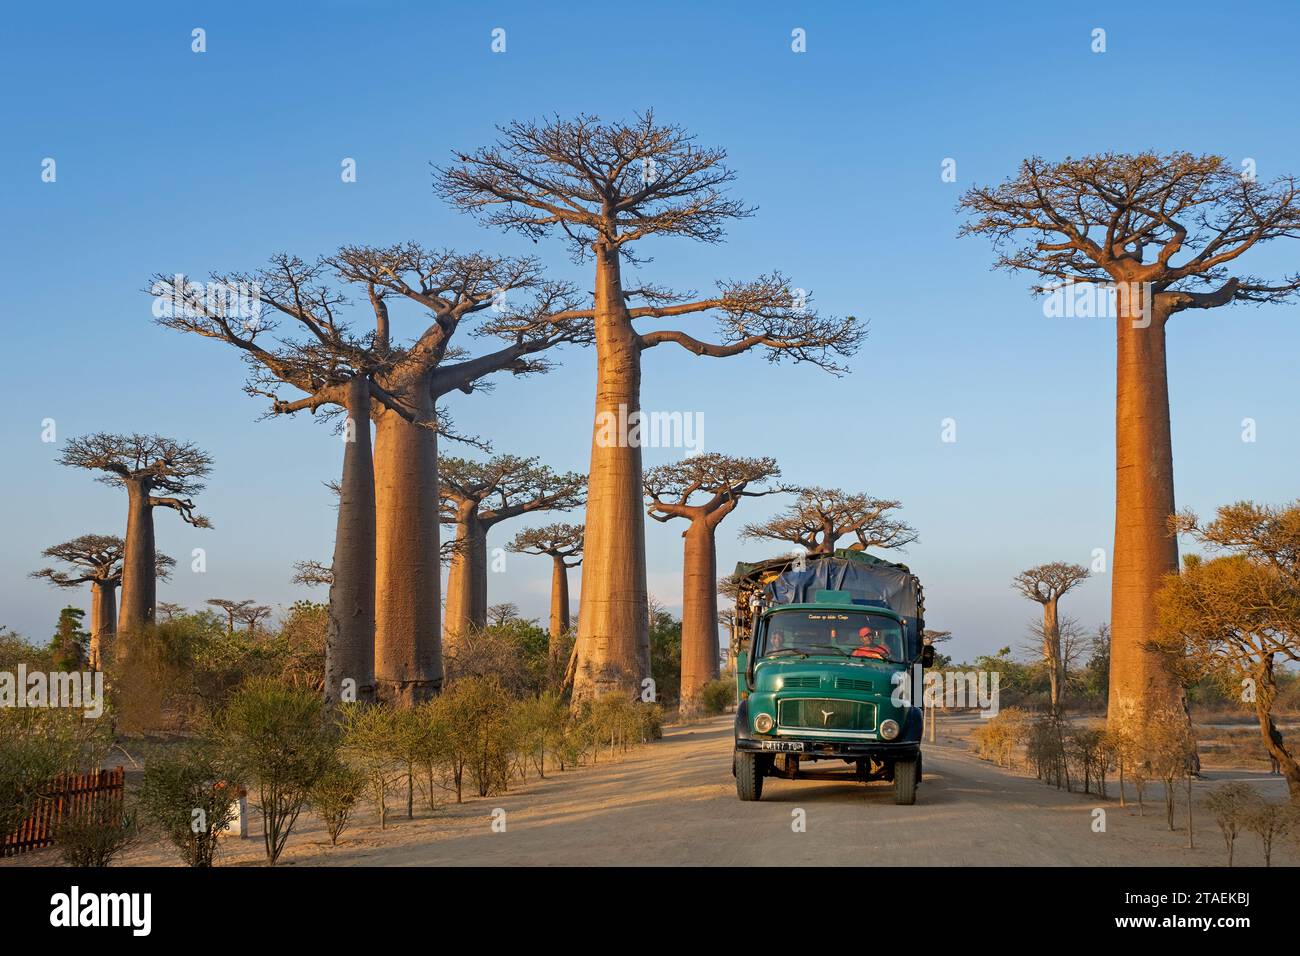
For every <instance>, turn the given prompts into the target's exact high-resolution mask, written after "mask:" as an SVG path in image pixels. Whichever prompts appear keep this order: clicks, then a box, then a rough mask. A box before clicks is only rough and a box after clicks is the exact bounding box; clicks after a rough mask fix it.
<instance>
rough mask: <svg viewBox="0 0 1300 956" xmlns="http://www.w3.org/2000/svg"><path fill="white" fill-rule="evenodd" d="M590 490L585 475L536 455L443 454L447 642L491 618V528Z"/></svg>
mask: <svg viewBox="0 0 1300 956" xmlns="http://www.w3.org/2000/svg"><path fill="white" fill-rule="evenodd" d="M586 492H587V476H586V475H581V474H577V473H575V472H565V473H559V472H555V471H552V470H551V469H550V468H548V467H547V466H545V465H543V464H541V462H540V460H539V459H537V458H521V457H518V456H516V455H497V456H496V457H494V458H492V459H490V460H489V461H474V460H472V459H468V458H454V457H451V456H449V455H444V456H442V457H441V458H440V459H439V461H438V494H439V495H441V496H442V507H443V512H442V514H443V521H444V522H445V523H447V524H451V525H454V526H455V528H456V546H455V549H454V550H453V552H452V557H451V571H450V572H449V573H448V576H447V617H446V628H445V630H446V632H447V638H446V639H447V641H448V643H451V642H454V641H455V640H456V638H457V637H458V636H460V635H464V634H468V633H469V632H470V631H471V630H474V629H478V628H482V627H484V626H486V624H487V609H488V604H487V575H488V557H487V535H488V531H490V530H491V529H492V528H493V527H494V526H496V525H498V524H500V523H501V522H503V521H508V520H509V519H511V518H517V517H519V516H520V515H524V514H531V513H532V512H535V511H568V510H569V509H570V508H579V507H581V506H582V504H583V502H584V501H585V500H586Z"/></svg>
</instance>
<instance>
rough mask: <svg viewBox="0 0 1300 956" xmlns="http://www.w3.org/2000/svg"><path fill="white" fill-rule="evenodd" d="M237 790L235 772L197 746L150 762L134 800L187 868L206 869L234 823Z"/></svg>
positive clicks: (211, 749)
mask: <svg viewBox="0 0 1300 956" xmlns="http://www.w3.org/2000/svg"><path fill="white" fill-rule="evenodd" d="M238 789H239V778H238V771H237V769H236V768H235V767H233V766H232V765H231V764H230V763H229V762H228V761H227V760H226V758H225V756H224V755H223V754H221V753H220V751H219V750H218V749H217V748H215V747H214V746H213V745H211V744H210V743H207V742H203V741H196V742H193V743H190V744H187V745H185V746H184V747H182V748H181V749H180V750H179V751H177V752H175V753H170V754H165V755H163V756H160V757H158V758H156V759H152V760H150V761H149V762H148V764H146V766H145V768H144V779H143V780H142V781H141V783H140V790H139V793H138V795H137V799H138V801H139V806H140V808H141V810H142V811H143V813H144V815H145V817H146V818H147V819H149V820H150V821H152V822H153V823H154V824H155V825H157V826H158V827H159V828H161V830H162V831H163V834H164V836H166V838H167V840H168V842H169V843H171V845H172V846H173V847H175V849H176V852H177V854H178V855H179V856H180V858H181V860H182V861H183V862H184V863H185V865H186V866H198V867H207V866H211V865H212V861H213V859H214V857H215V856H216V853H217V837H218V835H219V834H220V833H221V832H222V831H223V830H225V829H226V827H228V826H230V824H231V822H232V821H233V820H234V819H235V814H236V812H237V807H236V804H235V799H236V795H237V793H238Z"/></svg>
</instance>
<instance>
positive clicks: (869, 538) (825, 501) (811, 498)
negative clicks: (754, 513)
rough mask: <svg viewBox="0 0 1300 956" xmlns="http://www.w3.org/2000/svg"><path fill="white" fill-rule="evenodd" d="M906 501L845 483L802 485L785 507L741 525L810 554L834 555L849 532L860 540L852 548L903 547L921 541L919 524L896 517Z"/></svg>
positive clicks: (746, 534)
mask: <svg viewBox="0 0 1300 956" xmlns="http://www.w3.org/2000/svg"><path fill="white" fill-rule="evenodd" d="M902 506H903V505H902V503H901V502H898V501H893V500H890V499H886V498H873V497H871V496H870V495H864V494H850V493H847V492H844V491H841V490H840V489H839V488H802V489H800V490H799V496H798V497H797V498H796V499H795V500H794V502H792V503H791V504H790V506H789V507H787V508H786V509H785V510H784V511H782V512H780V513H779V514H777V515H775V516H773V517H772V518H769V519H768V520H767V521H763V522H760V523H758V524H747V525H745V527H743V528H742V529H741V530H740V536H741V537H742V538H769V539H771V540H773V541H788V542H789V543H790V544H796V545H799V546H800V547H802V548H803V549H804V550H805V551H806V552H807V553H808V554H830V553H832V552H833V551H834V550H835V546H836V544H837V543H838V542H839V540H840V539H841V538H843V537H844V536H845V535H849V534H851V535H853V537H854V538H855V539H856V540H855V541H854V542H853V543H852V544H851V545H849V547H850V548H851V549H852V550H854V551H864V550H866V549H867V548H903V547H906V546H907V545H909V544H911V543H912V542H913V541H915V540H916V537H917V535H916V529H915V528H913V527H912V526H911V525H909V524H908V523H907V522H905V521H901V520H899V519H898V518H896V517H894V512H896V511H897V510H898V509H899V508H901V507H902Z"/></svg>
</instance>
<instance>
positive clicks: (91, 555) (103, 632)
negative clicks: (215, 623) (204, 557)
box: [31, 534, 176, 670]
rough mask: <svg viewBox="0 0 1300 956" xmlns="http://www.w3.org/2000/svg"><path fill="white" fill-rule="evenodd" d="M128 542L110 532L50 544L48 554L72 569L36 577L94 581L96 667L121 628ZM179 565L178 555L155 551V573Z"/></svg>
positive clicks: (69, 584) (64, 583)
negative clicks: (120, 600) (119, 619)
mask: <svg viewBox="0 0 1300 956" xmlns="http://www.w3.org/2000/svg"><path fill="white" fill-rule="evenodd" d="M125 552H126V546H125V544H124V542H123V541H122V539H121V538H119V537H117V536H116V535H110V534H83V535H81V536H80V537H77V538H73V539H72V540H71V541H65V542H63V543H62V544H56V545H54V546H53V547H49V548H46V549H45V550H44V551H43V552H41V553H42V554H43V555H44V556H45V557H47V558H53V559H54V560H56V561H62V562H63V563H64V564H67V565H70V566H71V567H72V570H71V571H70V572H69V571H59V570H57V569H55V568H41V569H40V570H39V571H33V572H32V575H31V576H32V577H34V578H45V579H46V580H48V581H49V582H50V583H51V584H53V585H54V586H55V587H60V588H75V587H80V586H81V585H83V584H89V585H90V649H89V663H90V666H91V667H92V668H94V669H95V670H101V669H102V668H103V664H104V659H105V657H106V656H107V654H108V653H109V651H110V646H111V643H112V640H113V635H114V634H115V633H116V631H117V588H118V586H119V585H120V584H121V583H122V558H123V555H124V554H125ZM175 566H176V561H175V559H174V558H169V557H168V556H167V555H165V554H163V553H162V552H157V553H156V554H155V555H154V574H155V576H156V577H157V578H158V580H160V581H165V580H167V578H168V577H169V576H170V574H171V569H172V568H173V567H175Z"/></svg>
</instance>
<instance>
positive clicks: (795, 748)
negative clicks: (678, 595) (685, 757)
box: [732, 549, 933, 804]
mask: <svg viewBox="0 0 1300 956" xmlns="http://www.w3.org/2000/svg"><path fill="white" fill-rule="evenodd" d="M735 580H736V583H737V598H736V632H735V633H736V634H737V635H738V636H742V639H743V640H745V641H746V643H745V645H744V648H743V649H742V650H741V651H740V653H739V654H738V655H737V662H736V684H737V707H736V728H735V754H734V757H733V761H732V772H733V773H734V774H735V776H736V792H737V794H738V795H739V797H740V799H742V800H758V799H761V798H762V795H763V780H764V778H765V777H769V776H779V777H784V778H786V779H791V780H799V779H817V780H828V779H829V780H845V781H861V782H869V781H872V780H889V781H892V782H893V784H894V795H895V799H896V801H897V802H898V803H903V804H910V803H913V802H915V800H916V785H917V784H918V783H919V782H920V780H921V735H922V711H921V708H920V707H913V706H911V703H910V702H909V701H908V700H907V699H906V696H905V691H899V692H896V691H895V689H896V688H897V687H898V686H899V684H900V683H902V684H903V685H906V683H907V680H908V675H909V674H910V673H911V670H912V667H913V666H914V665H916V664H920V665H921V666H922V667H925V666H929V664H930V663H931V661H932V660H933V649H932V648H930V647H929V646H928V645H926V644H925V643H924V638H923V635H924V633H925V602H924V597H923V592H922V588H921V582H920V580H919V579H918V578H917V577H916V575H914V574H913V573H912V572H911V570H910V569H909V568H908V567H907V566H906V565H904V564H895V563H893V562H890V561H884V560H882V559H880V558H877V557H874V556H872V555H869V554H867V553H865V552H862V551H848V550H842V549H841V550H837V551H835V552H834V553H833V554H827V555H787V556H784V557H780V558H773V559H771V560H768V561H762V562H759V563H757V564H740V565H737V567H736V574H735ZM845 765H846V766H845Z"/></svg>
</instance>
